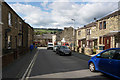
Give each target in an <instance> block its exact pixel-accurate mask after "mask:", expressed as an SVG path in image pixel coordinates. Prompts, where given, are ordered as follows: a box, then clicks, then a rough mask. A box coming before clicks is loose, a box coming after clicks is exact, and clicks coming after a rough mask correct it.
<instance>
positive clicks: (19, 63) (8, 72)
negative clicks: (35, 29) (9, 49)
mask: <svg viewBox="0 0 120 80" xmlns="http://www.w3.org/2000/svg"><path fill="white" fill-rule="evenodd" d="M36 51H37V50H36V49H35V50H33V51H32V52H28V53H26V54H25V55H23V56H21V57H20V58H19V59H17V60H16V61H14V62H13V63H11V64H9V65H8V66H6V67H4V68H2V79H6V80H7V79H11V80H12V79H19V78H21V77H22V76H23V74H24V72H25V70H26V69H27V67H28V65H29V64H30V62H31V60H32V59H33V56H34V55H35V53H36Z"/></svg>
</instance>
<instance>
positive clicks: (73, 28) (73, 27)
mask: <svg viewBox="0 0 120 80" xmlns="http://www.w3.org/2000/svg"><path fill="white" fill-rule="evenodd" d="M71 20H72V21H74V23H73V24H74V25H73V48H74V49H73V50H74V51H75V29H74V28H75V19H71Z"/></svg>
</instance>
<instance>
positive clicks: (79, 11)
mask: <svg viewBox="0 0 120 80" xmlns="http://www.w3.org/2000/svg"><path fill="white" fill-rule="evenodd" d="M5 1H6V2H7V3H8V4H9V5H10V6H11V7H12V9H13V10H14V11H15V12H16V13H17V14H18V15H19V16H20V17H21V18H22V19H24V20H25V22H27V23H28V24H30V25H31V26H32V27H34V28H59V29H63V28H64V27H70V26H72V27H73V26H74V27H75V28H78V27H83V26H84V25H87V24H89V23H91V22H93V21H94V18H97V19H100V18H102V17H103V16H105V15H107V14H110V13H112V12H114V11H115V10H117V9H118V1H119V0H44V1H43V0H19V2H18V0H5ZM72 19H74V20H72Z"/></svg>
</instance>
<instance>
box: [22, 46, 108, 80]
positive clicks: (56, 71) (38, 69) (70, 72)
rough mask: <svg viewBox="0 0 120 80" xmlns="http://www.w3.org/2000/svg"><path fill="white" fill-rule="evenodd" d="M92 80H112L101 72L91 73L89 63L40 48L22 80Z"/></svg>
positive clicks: (73, 56)
mask: <svg viewBox="0 0 120 80" xmlns="http://www.w3.org/2000/svg"><path fill="white" fill-rule="evenodd" d="M25 78H26V79H27V80H31V79H32V80H34V79H38V80H39V79H41V80H43V79H50V80H51V79H55V80H56V79H60V80H66V79H68V80H69V79H72V80H73V79H78V80H80V79H82V80H83V79H84V80H87V79H91V80H101V79H102V80H110V78H109V77H108V76H105V75H103V74H102V73H100V72H94V73H92V72H90V71H89V69H88V61H87V60H85V59H81V58H78V57H76V56H75V53H74V52H73V55H72V56H59V55H58V54H56V53H55V52H53V51H52V50H46V49H44V48H39V49H38V50H37V52H36V54H35V56H34V57H33V60H32V61H31V64H30V65H29V67H28V69H27V70H26V72H25V74H24V75H23V77H22V79H23V80H24V79H25Z"/></svg>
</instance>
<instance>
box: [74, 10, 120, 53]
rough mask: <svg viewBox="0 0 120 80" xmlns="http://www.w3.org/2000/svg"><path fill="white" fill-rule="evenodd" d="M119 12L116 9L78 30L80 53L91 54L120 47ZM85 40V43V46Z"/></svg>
mask: <svg viewBox="0 0 120 80" xmlns="http://www.w3.org/2000/svg"><path fill="white" fill-rule="evenodd" d="M118 12H119V11H115V12H114V13H112V14H109V15H107V16H105V17H103V18H101V19H99V20H96V21H95V22H92V23H90V24H87V25H86V26H85V27H82V28H79V29H78V30H77V35H76V38H77V46H78V48H79V52H80V53H85V54H87V55H91V54H93V53H94V52H96V54H97V53H99V52H100V51H102V50H104V49H109V48H115V47H120V26H119V22H118V21H119V16H120V14H119V13H118ZM83 39H84V41H83ZM83 42H84V43H85V46H84V48H83ZM102 48H103V49H102ZM82 50H83V51H82Z"/></svg>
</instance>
